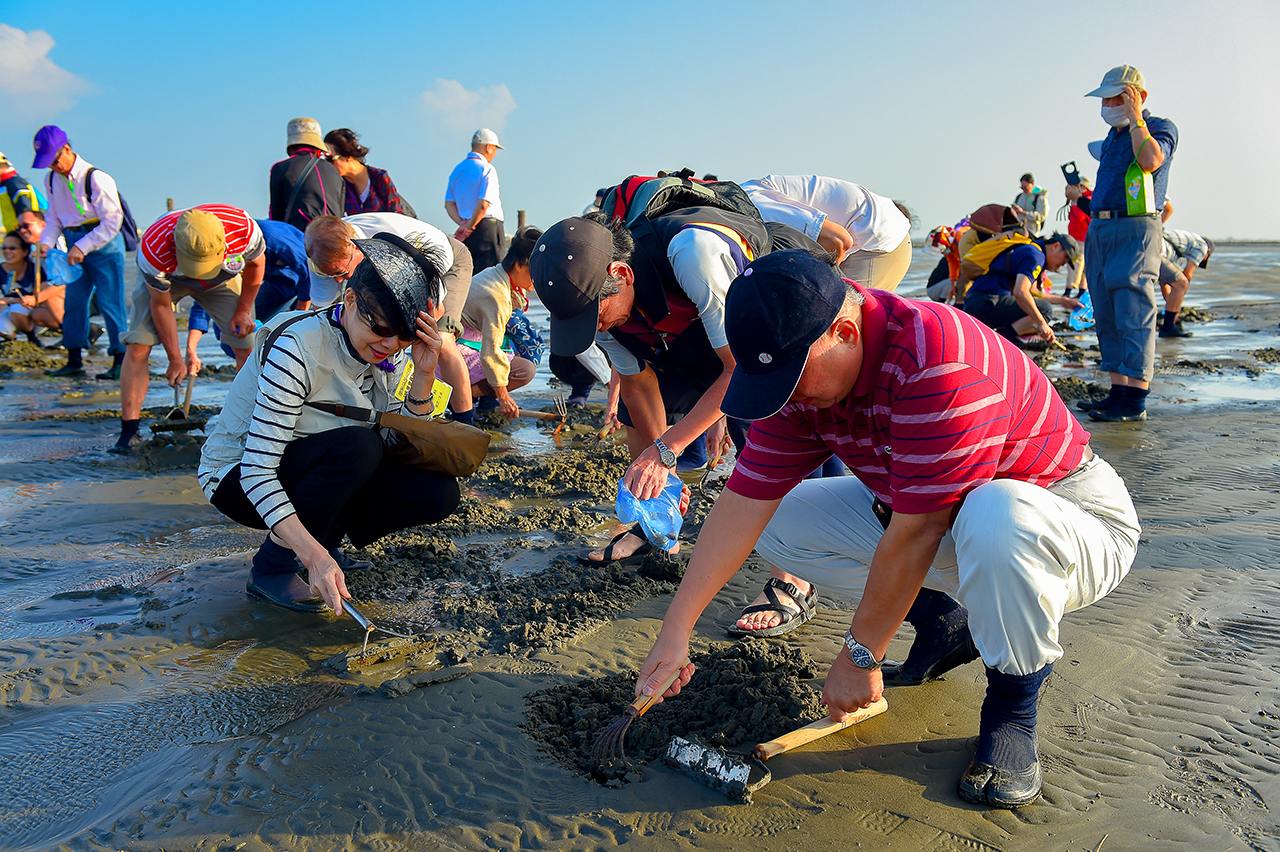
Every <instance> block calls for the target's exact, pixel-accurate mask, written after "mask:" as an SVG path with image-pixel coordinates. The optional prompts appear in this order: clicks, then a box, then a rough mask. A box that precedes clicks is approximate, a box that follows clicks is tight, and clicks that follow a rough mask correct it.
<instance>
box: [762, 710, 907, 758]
mask: <svg viewBox="0 0 1280 852" xmlns="http://www.w3.org/2000/svg"><path fill="white" fill-rule="evenodd" d="M888 709H889V704H888V703H887V702H886V701H885V700H884V699H883V698H881V699H880V700H879V701H877V702H876V703H875V704H872V705H871V706H870V707H863V708H862V709H860V710H857V711H855V712H853V713H850V714H849V715H848V716H846V717H845V720H844V721H843V722H836V721H834V720H832V718H831V717H830V716H828V717H827V718H825V719H819V720H818V721H816V722H814V723H812V724H809V725H805V726H804V727H803V728H799V729H797V730H794V731H792V732H791V733H789V734H783V735H782V736H780V737H778V738H777V739H776V740H769V742H767V743H760V745H758V746H756V747H755V749H754V750H753V752H752V753H753V754H755V756H756V757H758V758H760V759H761V760H768V759H769V758H771V757H776V756H777V755H780V754H782V753H784V752H788V751H791V750H792V749H793V748H797V747H799V746H802V745H804V744H805V743H811V742H813V741H814V740H820V739H822V738H823V737H825V736H826V735H827V734H834V733H835V732H836V731H843V730H844V729H845V728H847V727H849V726H850V725H856V724H858V723H859V722H863V721H866V720H867V719H870V718H871V717H872V716H879V715H880V714H881V713H883V712H884V711H886V710H888Z"/></svg>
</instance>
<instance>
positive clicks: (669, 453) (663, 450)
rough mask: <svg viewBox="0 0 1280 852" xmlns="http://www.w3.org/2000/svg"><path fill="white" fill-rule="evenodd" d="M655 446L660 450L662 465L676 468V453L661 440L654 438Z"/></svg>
mask: <svg viewBox="0 0 1280 852" xmlns="http://www.w3.org/2000/svg"><path fill="white" fill-rule="evenodd" d="M653 445H654V446H655V447H657V448H658V457H659V458H660V459H661V460H662V463H663V464H664V465H666V466H667V467H670V468H674V467H675V466H676V454H675V451H674V450H672V449H671V448H670V447H668V446H667V445H666V444H664V443H662V439H661V438H654V439H653Z"/></svg>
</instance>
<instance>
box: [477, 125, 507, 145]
mask: <svg viewBox="0 0 1280 852" xmlns="http://www.w3.org/2000/svg"><path fill="white" fill-rule="evenodd" d="M471 144H472V145H492V146H494V147H495V148H501V147H502V146H501V145H499V144H498V134H496V133H494V132H493V131H492V130H490V129H489V128H487V127H481V128H480V129H479V130H477V131H476V135H475V136H472V137H471Z"/></svg>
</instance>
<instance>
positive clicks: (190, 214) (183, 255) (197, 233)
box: [173, 210, 227, 281]
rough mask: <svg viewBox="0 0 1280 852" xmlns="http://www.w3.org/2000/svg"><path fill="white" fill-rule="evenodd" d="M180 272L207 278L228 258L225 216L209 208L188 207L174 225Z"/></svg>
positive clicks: (175, 247) (213, 274) (193, 276)
mask: <svg viewBox="0 0 1280 852" xmlns="http://www.w3.org/2000/svg"><path fill="white" fill-rule="evenodd" d="M173 247H174V250H175V251H176V253H177V255H178V272H179V273H181V274H182V275H185V276H186V277H188V278H199V279H200V280H201V281H208V280H209V279H210V278H213V277H214V276H216V275H217V274H218V271H219V270H220V269H221V268H222V264H223V263H224V262H226V259H227V232H226V229H225V228H223V227H222V220H221V219H219V218H218V217H217V216H215V215H213V214H212V213H210V212H209V211H208V210H187V211H186V212H184V213H183V214H182V215H181V216H179V217H178V221H177V223H176V224H175V225H174V227H173Z"/></svg>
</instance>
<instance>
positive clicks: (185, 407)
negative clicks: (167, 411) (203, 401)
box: [174, 373, 196, 419]
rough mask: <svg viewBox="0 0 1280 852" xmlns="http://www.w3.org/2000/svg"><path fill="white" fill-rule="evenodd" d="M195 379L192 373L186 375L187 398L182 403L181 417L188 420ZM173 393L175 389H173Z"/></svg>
mask: <svg viewBox="0 0 1280 852" xmlns="http://www.w3.org/2000/svg"><path fill="white" fill-rule="evenodd" d="M195 386H196V377H195V374H194V373H188V374H187V398H186V399H185V400H184V401H183V403H182V416H183V417H186V418H188V419H190V417H191V391H192V390H194V389H195ZM174 391H175V393H176V392H177V388H174Z"/></svg>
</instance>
